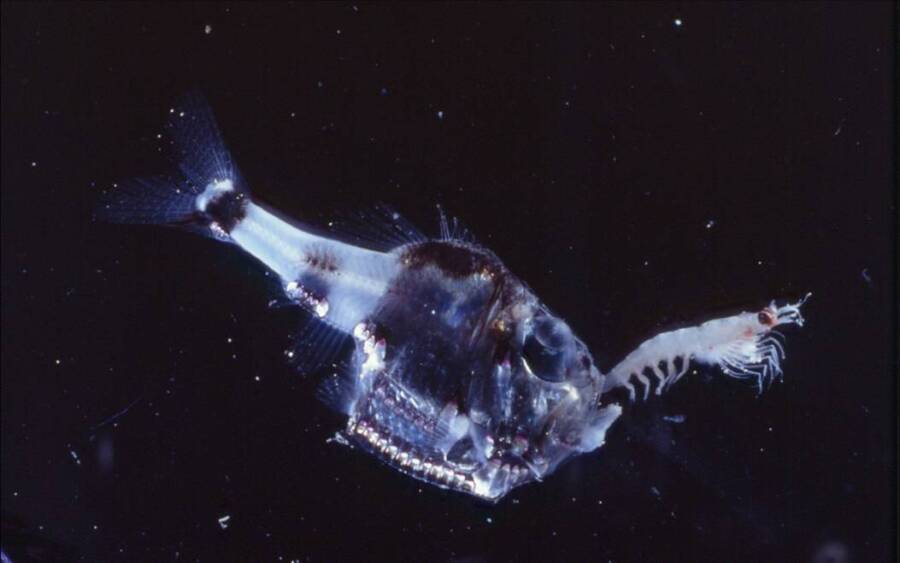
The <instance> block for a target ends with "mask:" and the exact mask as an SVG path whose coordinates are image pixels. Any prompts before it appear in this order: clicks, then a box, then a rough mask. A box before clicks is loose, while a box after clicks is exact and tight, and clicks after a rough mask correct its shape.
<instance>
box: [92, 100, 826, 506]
mask: <svg viewBox="0 0 900 563" xmlns="http://www.w3.org/2000/svg"><path fill="white" fill-rule="evenodd" d="M165 130H166V134H167V135H168V136H170V138H171V144H172V146H173V147H174V149H175V152H176V160H177V161H178V168H177V170H176V171H174V172H172V173H170V174H169V175H166V176H157V177H152V178H142V179H135V180H131V181H127V182H122V183H119V184H116V185H115V187H114V188H113V189H111V190H109V191H108V192H106V193H105V195H104V196H103V198H102V201H101V204H100V205H99V207H98V211H97V216H98V217H99V218H101V219H104V220H108V221H112V222H122V223H153V224H162V225H169V226H178V227H182V228H185V229H189V230H193V231H195V232H199V233H203V234H206V235H208V236H210V237H211V238H214V239H216V240H219V241H222V242H225V243H229V244H231V245H234V246H236V247H237V248H240V249H242V250H243V251H245V252H247V253H248V254H250V255H252V256H253V257H255V258H256V259H257V260H259V261H260V262H261V263H262V264H264V265H265V267H267V268H268V269H269V270H271V272H273V273H274V274H275V275H276V276H277V277H278V278H279V279H280V281H281V284H282V287H283V290H284V295H285V296H286V298H287V299H288V300H290V301H291V302H293V303H296V304H297V305H298V306H300V307H302V308H303V309H305V310H306V311H307V312H308V314H309V316H310V317H312V318H313V319H315V321H316V324H317V325H318V326H319V327H320V328H321V330H323V331H331V332H333V333H336V334H339V335H342V337H344V338H345V339H346V340H347V341H350V342H352V343H353V346H352V349H353V351H352V352H350V346H349V345H348V346H346V349H347V354H348V356H349V357H347V358H343V359H341V360H340V361H337V362H335V363H334V365H340V366H341V368H340V369H337V370H335V371H334V373H333V375H331V376H326V377H325V378H324V380H323V382H322V383H321V387H320V390H321V392H320V393H319V396H320V398H322V399H324V400H325V401H326V402H327V403H328V404H329V405H330V406H332V407H334V408H335V409H336V410H338V411H339V412H341V413H343V414H345V415H346V417H347V419H346V426H345V427H344V428H343V429H342V430H341V431H340V432H339V433H338V436H339V441H340V442H342V443H347V444H351V445H355V446H356V447H357V448H359V449H361V450H364V451H366V452H368V453H370V454H371V455H373V456H375V457H377V458H378V459H379V460H381V461H382V462H384V463H385V464H387V465H388V466H390V467H392V468H394V469H396V470H397V471H400V472H402V473H404V474H406V475H409V476H411V477H414V478H416V479H419V480H421V481H424V482H426V483H429V484H432V485H435V486H438V487H442V488H446V489H451V490H455V491H460V492H463V493H467V494H469V495H473V496H476V497H479V498H481V499H486V500H489V501H497V500H499V499H500V498H502V497H503V496H504V495H506V494H507V493H508V492H509V491H511V490H512V489H514V488H516V487H519V486H522V485H525V484H527V483H530V482H535V481H540V480H542V479H543V478H545V477H547V476H548V475H550V474H551V473H553V471H554V470H555V469H556V468H558V467H559V466H560V464H561V463H563V462H564V461H566V460H568V459H570V458H572V457H573V456H575V455H577V454H581V453H586V452H591V451H594V450H596V449H598V448H599V447H600V446H602V445H603V443H604V439H605V436H606V433H607V431H608V430H609V429H610V427H611V426H612V424H613V423H614V422H615V421H616V419H617V418H618V417H619V415H620V414H621V412H622V408H623V405H626V406H627V405H628V404H631V403H633V402H635V401H637V400H638V399H640V398H646V397H647V396H648V395H649V393H650V392H651V391H653V392H654V393H656V394H661V393H662V392H663V391H664V390H665V389H667V388H669V387H671V386H672V385H673V384H674V383H675V382H677V381H678V380H679V379H681V378H682V376H684V375H685V373H687V372H688V370H689V367H690V366H691V365H692V364H697V365H706V366H711V367H713V368H717V369H718V370H719V371H721V372H722V373H724V374H725V375H727V376H729V377H732V378H736V379H742V380H750V381H752V382H753V383H754V384H755V385H756V386H757V387H758V389H759V391H760V392H762V391H763V389H765V388H766V387H767V386H768V385H769V384H770V383H771V382H772V381H775V380H778V379H780V378H782V370H781V366H780V364H781V360H782V359H783V358H784V349H783V344H782V342H781V339H782V335H781V333H779V332H778V331H776V330H775V328H776V327H779V326H782V325H801V326H802V324H803V317H802V316H801V314H800V306H801V305H802V304H803V303H804V302H805V301H806V298H807V297H809V295H807V296H806V297H804V298H803V299H801V300H799V301H798V302H796V303H787V304H783V305H780V306H779V305H777V304H776V303H775V302H774V301H773V302H771V304H770V305H768V306H767V307H764V308H762V309H760V310H757V311H755V312H752V313H740V314H737V315H733V316H728V317H723V318H718V319H714V320H710V321H707V322H704V323H702V324H700V325H697V326H693V327H688V328H682V329H679V330H675V331H671V332H665V333H662V334H658V335H656V336H654V337H653V338H650V339H649V340H647V341H645V342H644V343H643V344H641V345H640V346H639V347H638V348H637V349H636V350H634V351H633V352H632V353H630V354H629V355H628V356H626V357H625V359H624V360H622V362H620V363H619V364H618V365H616V366H615V367H613V368H612V369H611V370H610V371H609V372H608V373H606V374H604V373H602V372H601V371H600V370H599V369H598V368H597V366H596V365H595V364H594V360H593V358H592V356H591V353H590V351H589V350H588V347H587V346H585V344H584V343H583V342H582V341H581V340H580V339H579V338H578V337H577V336H576V335H575V333H574V331H573V330H572V329H571V328H570V327H569V325H568V324H566V322H565V321H563V320H562V319H561V318H560V317H558V316H557V315H555V314H554V313H553V312H552V311H551V310H550V309H549V308H548V307H546V306H545V305H544V304H543V303H542V302H541V301H540V299H538V297H537V296H536V295H535V294H534V293H533V292H532V291H531V290H530V289H529V288H528V286H527V285H525V283H524V282H522V281H521V280H520V279H519V278H517V277H516V276H515V275H514V274H513V273H512V272H510V271H509V269H507V267H506V266H505V265H504V264H503V262H502V261H501V260H500V259H499V258H498V257H497V256H496V255H495V254H494V253H493V252H491V251H490V250H488V249H487V248H485V247H483V246H481V245H479V244H477V243H475V242H473V241H472V240H470V238H467V237H462V236H454V233H453V232H451V229H450V228H448V226H447V221H446V219H444V218H443V215H442V222H441V225H442V228H441V236H440V237H436V238H428V237H425V236H423V235H421V234H419V233H418V232H417V231H415V230H414V229H412V228H411V227H409V226H408V224H406V223H405V222H403V221H402V219H400V218H399V216H398V215H396V214H393V215H390V216H388V217H386V221H387V224H385V225H383V228H384V230H385V232H388V234H389V236H388V237H387V238H388V239H390V240H394V241H395V244H393V245H388V247H387V248H383V246H385V245H380V246H382V248H378V246H379V245H368V247H367V245H359V244H351V243H349V242H345V241H342V240H340V238H339V237H335V236H325V235H323V234H321V232H322V231H318V232H314V231H313V230H312V229H310V228H306V227H303V226H301V225H300V224H299V223H295V222H291V221H288V220H286V219H284V218H283V217H281V216H279V215H278V214H277V213H276V212H275V211H273V210H271V209H269V208H267V207H266V206H265V205H263V204H261V203H260V202H259V201H257V200H255V199H254V197H253V195H252V193H251V192H250V191H249V190H248V188H247V183H246V182H245V180H244V178H243V177H242V176H241V175H240V173H239V172H238V169H237V167H236V166H235V164H234V162H233V160H232V158H231V156H230V154H229V152H228V150H227V149H226V146H225V143H224V142H223V140H222V136H221V133H220V131H219V129H218V127H217V126H216V123H215V121H214V118H213V116H212V112H211V111H210V109H209V106H208V104H206V102H205V101H204V100H203V98H202V97H201V96H199V95H197V94H192V95H188V96H186V97H185V98H184V99H183V100H182V101H181V102H180V103H179V105H178V106H177V107H175V108H172V109H171V110H170V115H169V119H168V122H167V124H166V128H165ZM327 341H329V339H328V338H322V337H319V336H318V335H317V334H316V331H307V333H306V336H305V340H304V341H303V342H298V343H297V344H298V346H297V352H296V353H297V355H298V358H297V359H299V360H301V365H303V364H302V360H303V358H304V357H306V356H309V357H317V356H318V357H321V356H322V352H323V351H322V350H320V349H319V348H321V347H324V346H326V344H325V342H327ZM617 390H619V391H618V393H614V392H615V391H617Z"/></svg>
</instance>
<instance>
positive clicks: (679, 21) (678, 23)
mask: <svg viewBox="0 0 900 563" xmlns="http://www.w3.org/2000/svg"><path fill="white" fill-rule="evenodd" d="M673 23H674V24H675V27H681V24H683V23H684V22H683V21H681V19H680V18H675V21H674V22H673Z"/></svg>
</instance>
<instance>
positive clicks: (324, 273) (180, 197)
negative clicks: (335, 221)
mask: <svg viewBox="0 0 900 563" xmlns="http://www.w3.org/2000/svg"><path fill="white" fill-rule="evenodd" d="M165 131H166V133H167V135H168V136H169V137H170V138H171V141H172V143H171V144H172V145H173V146H174V148H175V152H176V158H177V159H178V164H177V170H175V171H173V172H172V173H170V174H168V175H163V176H154V177H149V178H138V179H134V180H129V181H126V182H122V183H119V184H114V185H113V188H112V189H111V190H108V191H106V192H104V193H103V195H102V198H101V201H100V203H99V205H98V206H97V209H96V212H95V217H96V218H97V219H100V220H104V221H108V222H113V223H143V224H157V225H163V226H169V227H178V228H182V229H187V230H190V231H193V232H196V233H199V234H202V235H205V236H208V237H211V238H214V239H216V240H219V241H222V242H227V243H231V244H234V245H236V246H238V247H240V248H241V249H242V250H244V251H246V252H247V253H249V254H250V255H252V256H253V257H255V258H256V259H258V260H259V261H260V262H262V263H263V264H264V265H265V266H266V267H267V268H269V269H270V270H272V271H273V272H274V273H276V274H277V275H278V276H279V277H280V278H281V281H282V285H283V287H284V290H285V294H286V295H287V297H288V298H289V299H290V300H291V301H294V302H296V303H297V304H299V305H301V306H302V307H304V308H306V309H307V310H309V311H310V312H311V313H312V314H313V315H314V316H315V317H316V318H318V319H320V320H322V321H324V322H325V323H326V324H329V325H331V326H332V327H333V328H336V329H338V330H340V331H343V332H345V333H347V334H349V333H351V332H352V330H353V327H354V326H356V325H357V324H358V323H359V322H360V321H361V320H362V319H363V318H365V316H366V315H368V314H369V313H370V312H371V310H372V309H374V307H375V306H376V304H377V302H378V300H379V299H380V298H381V297H382V296H383V295H384V293H385V292H386V290H387V286H388V284H389V282H390V280H391V279H392V278H393V276H394V275H395V274H396V271H397V269H398V266H397V258H396V257H395V255H393V254H391V253H385V252H378V251H374V250H368V249H365V248H361V247H357V246H354V245H351V244H346V243H343V242H340V241H337V240H333V239H331V238H327V237H323V236H319V235H316V234H313V233H311V232H309V231H308V230H305V229H303V228H301V227H300V226H298V225H295V224H292V223H290V222H288V221H287V220H285V219H283V218H281V217H280V216H278V215H277V214H276V213H275V212H274V211H271V210H269V209H267V208H266V207H265V206H263V205H261V204H259V203H258V202H255V201H254V200H253V198H252V197H251V195H250V192H249V190H248V189H247V186H246V182H245V181H244V179H243V178H242V176H241V174H240V172H239V171H238V168H237V166H236V165H235V164H234V161H233V160H232V158H231V155H230V153H229V152H228V149H227V148H226V146H225V142H224V140H223V138H222V135H221V133H220V132H219V128H218V126H217V125H216V122H215V120H214V118H213V116H212V111H211V110H210V109H209V106H208V105H207V104H206V102H205V100H204V99H203V98H202V97H201V96H199V94H189V95H188V96H186V97H185V98H184V99H183V100H182V101H181V102H180V103H179V104H178V105H177V106H176V107H174V108H172V109H171V110H170V111H169V120H168V122H167V124H166V126H165Z"/></svg>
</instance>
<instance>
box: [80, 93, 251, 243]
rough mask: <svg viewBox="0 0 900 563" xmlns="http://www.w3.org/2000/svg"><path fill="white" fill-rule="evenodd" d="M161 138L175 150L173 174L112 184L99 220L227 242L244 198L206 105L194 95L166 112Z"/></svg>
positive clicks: (103, 198) (99, 208) (99, 210)
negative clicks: (177, 229)
mask: <svg viewBox="0 0 900 563" xmlns="http://www.w3.org/2000/svg"><path fill="white" fill-rule="evenodd" d="M165 135H166V136H167V137H169V138H170V142H171V144H172V146H173V148H174V151H175V154H174V156H175V158H176V160H177V170H176V171H175V172H173V173H172V174H170V175H168V176H153V177H148V178H136V179H133V180H128V181H125V182H120V183H118V184H114V185H113V187H112V188H111V189H110V190H108V191H107V192H105V193H103V195H102V196H101V199H100V202H99V205H98V206H97V209H96V211H95V217H96V218H97V219H99V220H103V221H109V222H113V223H144V224H161V225H171V226H181V227H187V228H193V229H202V230H203V231H205V233H206V234H211V235H213V236H215V237H217V238H222V236H223V235H225V236H226V238H227V232H228V230H230V229H228V225H227V224H228V223H229V221H230V220H231V219H233V217H231V215H234V214H235V213H237V212H239V211H240V205H234V204H235V203H239V202H240V201H241V200H242V199H243V197H244V196H245V194H246V190H245V188H244V182H243V179H242V178H241V176H240V172H239V171H238V169H237V166H235V164H234V161H233V160H232V158H231V155H230V153H229V152H228V149H227V148H226V147H225V142H224V140H223V139H222V134H221V133H220V131H219V128H218V126H217V125H216V122H215V118H214V117H213V114H212V110H211V109H210V107H209V104H208V103H207V102H206V100H205V99H204V98H203V96H202V95H200V94H199V93H197V92H191V93H189V94H187V95H186V96H184V97H183V98H181V100H180V101H179V102H178V104H177V105H176V106H175V107H173V108H171V109H170V110H169V118H168V120H167V122H166V125H165Z"/></svg>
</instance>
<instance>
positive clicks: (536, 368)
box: [522, 334, 565, 382]
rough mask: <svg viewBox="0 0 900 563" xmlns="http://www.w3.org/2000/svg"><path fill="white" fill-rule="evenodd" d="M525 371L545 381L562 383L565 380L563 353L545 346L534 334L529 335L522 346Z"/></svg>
mask: <svg viewBox="0 0 900 563" xmlns="http://www.w3.org/2000/svg"><path fill="white" fill-rule="evenodd" d="M522 360H523V362H524V363H525V369H527V370H528V371H530V372H531V373H532V374H534V375H535V376H537V377H538V378H540V379H543V380H544V381H551V382H560V381H563V380H564V379H565V370H564V369H563V361H562V360H563V352H562V351H561V350H554V349H553V348H550V347H548V346H545V345H544V344H543V343H541V342H540V340H539V339H538V338H537V336H535V335H534V334H529V335H528V336H527V337H526V338H525V343H524V344H523V345H522Z"/></svg>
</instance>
